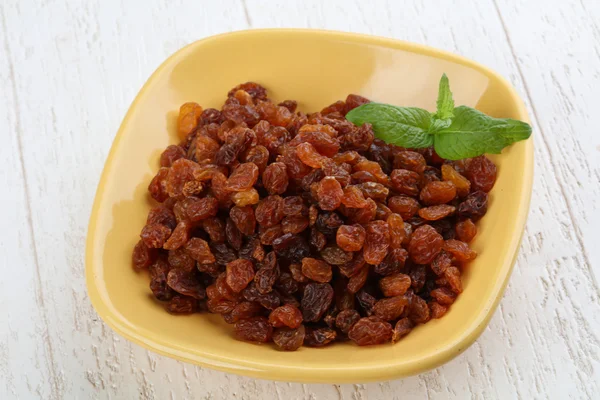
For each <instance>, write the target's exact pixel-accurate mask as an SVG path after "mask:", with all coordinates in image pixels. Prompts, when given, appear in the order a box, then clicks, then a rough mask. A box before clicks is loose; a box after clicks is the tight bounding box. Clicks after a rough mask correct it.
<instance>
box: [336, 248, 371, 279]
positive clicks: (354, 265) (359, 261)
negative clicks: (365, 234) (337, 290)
mask: <svg viewBox="0 0 600 400" xmlns="http://www.w3.org/2000/svg"><path fill="white" fill-rule="evenodd" d="M364 266H365V259H364V257H363V255H362V252H361V253H358V254H357V255H356V256H355V257H354V258H353V259H352V260H350V261H348V262H347V263H345V264H343V265H340V266H339V268H340V272H341V273H342V275H344V276H346V277H347V278H351V277H353V276H354V275H356V274H358V273H359V272H360V271H361V270H362V269H363V267H364Z"/></svg>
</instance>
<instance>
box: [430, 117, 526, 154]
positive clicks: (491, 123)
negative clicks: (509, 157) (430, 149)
mask: <svg viewBox="0 0 600 400" xmlns="http://www.w3.org/2000/svg"><path fill="white" fill-rule="evenodd" d="M529 136H531V126H529V124H527V123H525V122H521V121H517V120H514V119H510V118H493V117H490V116H487V115H485V114H484V113H482V112H480V111H477V110H475V109H473V108H471V107H467V106H460V107H456V108H455V109H454V118H453V119H452V123H451V124H450V126H449V127H447V128H444V129H441V130H439V131H437V134H436V135H434V137H435V138H434V147H435V151H436V153H437V154H438V155H439V156H440V157H442V158H445V159H448V160H459V159H462V158H468V157H476V156H478V155H481V154H483V153H492V154H498V153H500V151H501V150H502V149H503V148H505V147H506V146H508V145H510V144H512V143H514V142H517V141H519V140H525V139H527V138H529Z"/></svg>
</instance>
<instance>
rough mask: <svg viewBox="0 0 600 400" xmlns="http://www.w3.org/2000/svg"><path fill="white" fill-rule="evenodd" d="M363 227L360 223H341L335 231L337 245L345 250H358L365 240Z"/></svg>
mask: <svg viewBox="0 0 600 400" xmlns="http://www.w3.org/2000/svg"><path fill="white" fill-rule="evenodd" d="M365 236H366V232H365V228H363V227H362V226H361V225H358V224H355V225H342V226H340V227H339V229H338V231H337V233H336V242H337V245H338V246H339V247H340V248H341V249H342V250H345V251H359V250H361V249H362V247H363V244H364V242H365Z"/></svg>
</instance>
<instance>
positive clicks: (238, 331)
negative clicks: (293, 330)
mask: <svg viewBox="0 0 600 400" xmlns="http://www.w3.org/2000/svg"><path fill="white" fill-rule="evenodd" d="M233 327H234V332H235V336H236V338H238V339H239V340H246V341H249V342H262V343H267V342H269V341H270V340H271V336H272V335H273V327H272V326H271V324H269V321H268V320H267V318H266V317H250V318H245V319H240V320H239V321H238V322H236V323H235V324H234V326H233Z"/></svg>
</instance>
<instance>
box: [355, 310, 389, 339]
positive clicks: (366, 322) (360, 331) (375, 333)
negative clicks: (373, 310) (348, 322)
mask: <svg viewBox="0 0 600 400" xmlns="http://www.w3.org/2000/svg"><path fill="white" fill-rule="evenodd" d="M348 337H349V338H350V339H351V340H352V341H354V343H356V344H357V345H359V346H368V345H373V344H381V343H385V342H389V341H390V340H391V338H392V325H390V324H389V322H385V321H382V320H381V319H379V318H378V317H374V316H373V317H365V318H361V319H360V320H358V322H356V323H355V324H354V325H353V326H352V328H351V329H350V331H349V332H348Z"/></svg>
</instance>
